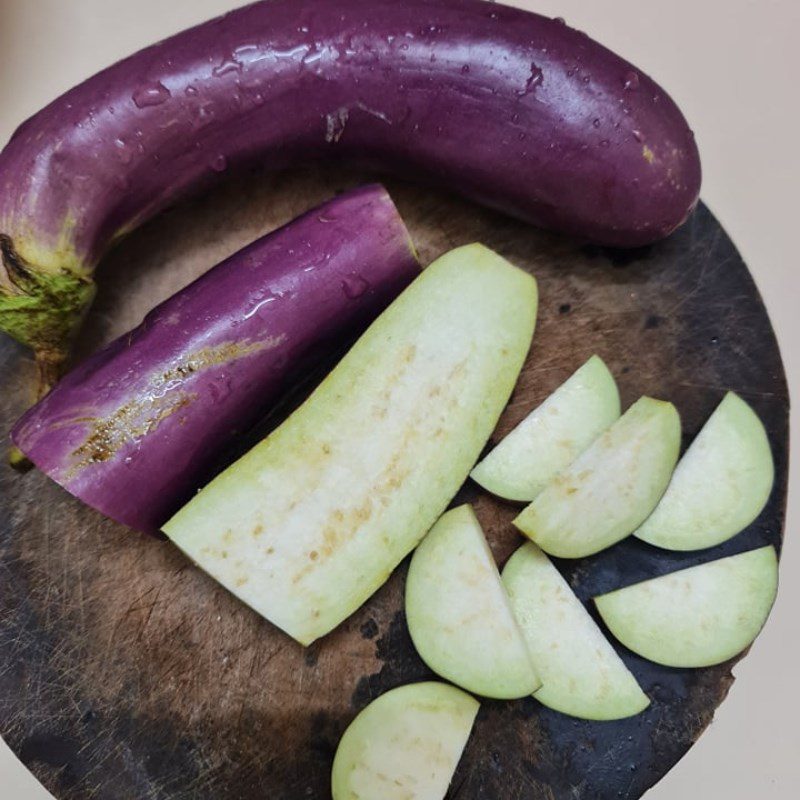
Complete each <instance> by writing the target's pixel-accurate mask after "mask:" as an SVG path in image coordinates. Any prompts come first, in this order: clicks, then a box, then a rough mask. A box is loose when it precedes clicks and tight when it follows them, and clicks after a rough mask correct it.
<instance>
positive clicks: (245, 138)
mask: <svg viewBox="0 0 800 800" xmlns="http://www.w3.org/2000/svg"><path fill="white" fill-rule="evenodd" d="M324 157H341V158H346V159H348V160H350V161H356V162H358V163H361V164H364V165H367V166H370V167H372V168H378V169H380V170H384V171H388V172H393V173H396V174H399V175H400V176H403V177H408V178H414V179H418V180H421V181H427V182H429V183H433V184H436V185H440V186H443V187H446V188H448V189H451V190H454V191H457V192H460V193H461V194H463V195H466V196H467V197H469V198H472V199H473V200H476V201H478V202H481V203H483V204H486V205H488V206H491V207H494V208H496V209H500V210H502V211H505V212H507V213H509V214H511V215H514V216H516V217H519V218H521V219H523V220H527V221H529V222H532V223H535V224H536V225H541V226H544V227H548V228H553V229H556V230H559V231H564V232H566V233H569V234H574V235H575V236H578V237H581V238H583V239H585V240H590V241H593V242H596V243H600V244H605V245H614V246H622V247H635V246H640V245H645V244H648V243H650V242H653V241H655V240H657V239H660V238H662V237H664V236H666V235H667V234H669V233H670V232H671V231H673V230H674V229H675V228H677V227H678V226H679V225H680V224H681V223H682V222H683V221H684V220H685V219H686V217H687V215H688V214H689V212H690V211H691V210H692V208H693V207H694V205H695V204H696V202H697V199H698V195H699V189H700V180H701V173H700V160H699V156H698V151H697V147H696V145H695V141H694V138H693V136H692V133H691V131H690V130H689V127H688V125H687V123H686V120H685V119H684V117H683V115H682V114H681V112H680V111H679V109H678V108H677V106H676V105H675V103H674V102H673V101H672V100H671V99H670V98H669V96H668V95H667V94H666V93H665V92H664V90H663V89H661V88H660V87H659V86H658V85H657V84H655V83H654V82H653V81H652V80H651V79H650V78H648V77H647V76H646V75H644V74H643V73H642V72H641V71H640V70H638V69H636V68H635V67H633V66H632V65H631V64H629V63H628V62H626V61H624V60H623V59H621V58H620V57H618V56H617V55H615V54H614V53H612V52H611V51H609V50H607V49H606V48H604V47H602V46H601V45H599V44H597V43H596V42H594V41H592V40H591V39H590V38H589V37H588V36H586V35H584V34H583V33H580V32H578V31H576V30H573V29H571V28H569V27H568V26H567V25H565V24H563V22H562V21H559V20H551V19H547V18H544V17H541V16H538V15H536V14H532V13H529V12H525V11H522V10H519V9H514V8H508V7H504V6H500V5H496V4H493V3H488V2H484V1H483V0H403V2H398V0H269V1H268V2H260V3H255V4H254V5H250V6H247V7H244V8H241V9H239V10H236V11H233V12H231V13H229V14H227V15H225V16H223V17H220V18H218V19H215V20H213V21H211V22H208V23H205V24H203V25H200V26H199V27H196V28H193V29H190V30H187V31H185V32H183V33H180V34H178V35H177V36H174V37H172V38H170V39H167V40H165V41H163V42H160V43H159V44H156V45H154V46H152V47H149V48H147V49H145V50H142V51H141V52H139V53H137V54H135V55H133V56H131V57H130V58H128V59H126V60H124V61H121V62H120V63H118V64H116V65H114V66H112V67H110V68H109V69H106V70H105V71H103V72H100V73H99V74H97V75H95V76H94V77H93V78H90V79H89V80H88V81H86V82H85V83H83V84H81V85H80V86H78V87H77V88H75V89H73V90H72V91H70V92H68V93H67V94H65V95H63V96H62V97H61V98H59V99H58V100H56V101H55V102H53V103H52V104H51V105H49V106H48V107H46V108H45V109H44V110H42V111H41V112H39V113H38V114H37V115H36V116H34V117H33V118H32V119H30V120H28V122H26V123H24V124H23V125H22V127H21V128H20V129H19V130H18V131H17V132H16V134H15V135H14V137H13V138H12V140H11V141H10V142H9V144H8V146H7V147H6V149H5V150H4V151H3V153H2V155H0V250H1V251H2V255H3V265H4V269H0V329H2V330H5V331H7V332H9V333H10V334H11V335H13V336H15V337H16V338H17V339H19V340H21V341H22V342H24V343H27V344H29V345H30V346H32V347H33V348H34V350H35V351H36V353H37V356H38V358H39V361H40V363H42V364H44V365H45V366H46V365H47V364H48V363H49V362H58V361H59V360H60V359H62V358H63V355H64V353H65V352H66V349H67V342H68V340H69V335H70V333H71V331H72V330H73V329H74V328H75V327H76V326H77V325H79V323H80V320H81V316H82V314H83V312H84V310H85V307H86V305H87V304H88V303H89V302H90V301H91V297H92V293H93V281H92V272H93V270H94V268H95V265H96V264H97V262H98V260H99V259H100V258H101V256H102V255H103V254H104V253H105V252H106V250H107V249H108V248H109V246H110V244H111V243H113V242H114V241H115V240H117V239H118V238H119V237H121V236H123V235H124V234H125V233H127V232H129V231H130V230H132V229H133V228H135V227H136V226H137V225H139V224H141V223H142V222H144V221H145V220H146V219H148V218H149V217H152V216H153V215H154V214H156V213H157V212H158V211H159V210H161V209H163V208H164V207H165V206H168V205H170V204H172V203H174V202H175V201H176V200H177V199H179V198H181V197H183V196H185V195H187V194H188V193H190V192H193V191H196V190H197V189H198V188H200V187H202V186H204V185H207V184H210V183H211V182H212V181H213V180H214V179H215V178H216V177H218V176H219V174H220V173H223V172H225V171H226V170H228V169H233V168H237V167H242V166H245V165H260V166H262V167H266V168H282V167H286V166H290V165H292V164H296V163H298V162H307V161H308V160H309V159H316V158H324Z"/></svg>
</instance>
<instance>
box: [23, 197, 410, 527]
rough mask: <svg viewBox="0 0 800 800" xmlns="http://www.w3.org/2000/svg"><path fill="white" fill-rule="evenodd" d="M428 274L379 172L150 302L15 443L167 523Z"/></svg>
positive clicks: (102, 507) (27, 423) (31, 416)
mask: <svg viewBox="0 0 800 800" xmlns="http://www.w3.org/2000/svg"><path fill="white" fill-rule="evenodd" d="M418 274H419V267H418V264H417V261H416V258H415V256H414V252H413V248H412V247H411V242H410V240H409V237H408V232H407V231H406V229H405V226H404V225H403V221H402V220H401V219H400V215H399V214H398V213H397V209H396V208H395V207H394V204H393V203H392V201H391V199H390V198H389V195H388V194H387V193H386V191H385V190H384V189H383V188H382V187H380V186H372V187H366V188H363V189H359V190H355V191H352V192H349V193H348V194H346V195H342V196H340V197H338V198H336V199H335V200H332V201H330V202H329V203H326V204H324V205H322V206H320V207H319V208H317V209H315V210H314V211H310V212H308V213H307V214H305V215H304V216H302V217H300V218H299V219H297V220H295V221H294V222H291V223H289V224H288V225H286V226H285V227H283V228H281V229H279V230H277V231H275V232H273V233H271V234H269V235H268V236H265V237H264V238H262V239H259V240H258V241H256V242H254V243H253V244H252V245H250V246H249V247H246V248H245V249H244V250H241V251H240V252H239V253H236V254H235V255H233V256H231V257H230V258H229V259H228V260H227V261H224V262H223V263H222V264H220V265H218V266H217V267H215V268H214V269H212V270H210V271H209V272H207V273H206V274H205V275H203V276H202V277H201V278H200V279H199V280H197V281H195V282H194V283H192V284H191V285H190V286H188V287H187V288H185V289H184V290H183V291H181V292H179V293H178V294H176V295H175V296H173V297H171V298H170V299H169V300H167V301H166V302H164V303H162V304H161V305H160V306H158V307H157V308H155V309H154V310H153V311H151V312H150V313H149V314H148V315H147V317H145V319H144V321H143V322H142V324H141V325H140V326H139V327H138V328H136V329H135V330H133V331H131V332H130V333H128V334H125V335H124V336H121V337H120V338H119V339H117V340H116V341H115V342H113V343H112V344H110V345H109V346H108V347H107V348H106V349H105V350H103V351H101V352H100V353H97V354H95V355H94V356H92V357H91V358H89V359H88V360H87V361H85V362H84V363H83V364H81V365H80V366H79V367H78V368H77V369H75V370H73V371H72V372H70V373H69V374H68V375H67V376H66V377H65V378H64V380H62V381H61V382H60V383H59V384H58V385H57V386H56V387H55V388H54V389H53V391H51V392H50V393H49V394H48V395H47V396H46V397H45V398H44V399H43V400H41V401H40V402H39V403H38V404H37V405H36V406H34V407H33V408H32V409H30V410H29V411H28V412H27V414H26V415H25V416H24V417H23V418H22V419H21V420H20V421H19V422H18V423H17V425H16V426H15V428H14V431H13V433H12V438H13V440H14V443H15V444H16V445H17V446H18V447H19V449H20V450H21V451H22V452H23V453H24V454H25V455H26V456H27V457H28V458H30V459H31V461H33V462H34V464H36V466H37V467H39V468H40V469H41V470H42V471H43V472H45V473H46V474H47V475H49V476H50V477H51V478H52V479H53V480H55V481H56V482H57V483H59V484H61V486H63V487H64V488H65V489H67V491H69V492H70V493H72V494H73V495H75V496H76V497H78V498H80V499H81V500H83V501H84V502H85V503H87V504H88V505H90V506H92V507H93V508H96V509H97V510H99V511H101V512H102V513H103V514H105V515H106V516H109V517H111V518H112V519H115V520H116V521H118V522H122V523H124V524H126V525H128V526H129V527H132V528H136V529H138V530H141V531H144V532H148V533H155V532H157V531H158V529H159V527H160V526H161V525H162V524H163V523H164V522H166V520H167V519H169V517H170V516H171V515H172V514H174V513H175V512H176V511H177V510H178V509H179V508H180V507H181V505H183V503H185V502H186V501H187V500H188V499H189V498H190V497H191V496H192V493H193V492H195V491H196V490H197V489H199V488H200V487H201V486H202V485H203V483H204V482H205V481H206V480H207V479H208V478H210V477H211V475H209V470H210V468H211V467H212V466H213V465H214V464H215V462H216V460H217V459H218V457H219V455H220V450H221V449H222V448H224V447H225V445H226V443H227V441H228V440H229V439H230V437H231V436H232V435H233V434H234V433H235V432H237V431H245V430H247V428H249V427H250V426H251V425H252V424H254V423H255V422H257V421H258V419H259V417H260V416H261V414H263V413H264V412H265V411H266V410H267V409H268V408H269V405H270V403H271V402H272V401H273V400H275V399H276V397H277V396H278V394H279V393H280V392H281V391H282V390H283V389H284V388H285V386H286V383H287V378H289V377H295V376H296V375H297V373H298V372H299V370H300V369H301V368H302V367H303V365H304V364H305V363H306V359H307V357H309V356H312V357H313V352H312V351H316V350H317V349H318V348H321V347H325V345H326V342H328V341H329V340H330V339H332V338H334V337H341V336H342V335H343V334H345V333H348V332H353V331H358V330H360V329H361V328H363V327H364V326H365V325H366V324H367V323H368V322H370V321H372V319H373V318H374V317H376V316H377V315H378V314H379V313H380V312H381V311H382V310H383V309H384V308H385V307H386V306H387V305H388V304H389V303H390V302H391V301H392V300H393V299H394V297H395V296H396V295H397V294H399V292H400V291H401V290H402V289H404V288H405V286H406V285H407V284H408V283H410V282H411V281H412V280H413V278H414V277H415V276H416V275H418Z"/></svg>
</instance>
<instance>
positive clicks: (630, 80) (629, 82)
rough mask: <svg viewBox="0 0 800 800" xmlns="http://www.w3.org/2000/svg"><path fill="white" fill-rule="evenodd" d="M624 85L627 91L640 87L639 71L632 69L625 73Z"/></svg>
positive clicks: (633, 90)
mask: <svg viewBox="0 0 800 800" xmlns="http://www.w3.org/2000/svg"><path fill="white" fill-rule="evenodd" d="M623 85H624V87H625V91H626V92H635V91H636V90H637V89H638V88H639V73H638V72H634V71H633V70H631V71H630V72H627V73H626V74H625V77H624V78H623Z"/></svg>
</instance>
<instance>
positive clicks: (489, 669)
mask: <svg viewBox="0 0 800 800" xmlns="http://www.w3.org/2000/svg"><path fill="white" fill-rule="evenodd" d="M406 620H407V622H408V630H409V633H410V634H411V639H412V640H413V642H414V646H415V647H416V648H417V652H418V653H419V655H420V657H421V658H422V660H423V661H424V662H425V663H426V664H427V665H428V666H429V667H430V668H431V669H432V670H433V671H434V672H435V673H436V674H437V675H440V676H441V677H443V678H447V680H449V681H452V682H453V683H455V684H456V685H458V686H461V687H462V688H463V689H467V690H468V691H470V692H474V693H475V694H479V695H482V696H483V697H491V698H494V699H499V700H513V699H517V698H520V697H525V696H527V695H529V694H532V693H533V692H534V691H536V689H538V688H539V687H540V686H541V685H542V684H541V681H540V680H539V677H538V676H537V674H536V671H535V670H534V668H533V665H532V663H531V657H530V653H529V652H528V648H527V646H526V644H525V639H524V637H523V635H522V631H521V630H520V628H519V626H518V625H517V623H516V621H515V619H514V615H513V613H512V611H511V606H510V605H509V602H508V596H507V595H506V591H505V589H504V588H503V584H502V582H501V580H500V575H499V573H498V571H497V566H496V565H495V562H494V558H493V556H492V552H491V550H490V549H489V545H488V544H487V543H486V538H485V537H484V535H483V531H482V530H481V526H480V523H479V522H478V520H477V518H476V517H475V514H474V513H473V511H472V509H471V508H470V506H460V507H459V508H455V509H453V510H452V511H448V512H447V513H446V514H445V515H444V516H443V517H442V518H441V519H440V520H439V521H438V522H437V523H436V525H434V526H433V529H432V530H431V532H430V533H429V534H428V535H427V536H426V537H425V539H424V540H423V542H422V544H421V545H420V546H419V547H418V548H417V551H416V552H415V553H414V557H413V559H412V560H411V566H410V567H409V570H408V580H407V583H406Z"/></svg>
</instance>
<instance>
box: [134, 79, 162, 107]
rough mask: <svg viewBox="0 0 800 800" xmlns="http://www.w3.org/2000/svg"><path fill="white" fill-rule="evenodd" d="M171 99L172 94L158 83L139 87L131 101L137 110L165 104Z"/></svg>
mask: <svg viewBox="0 0 800 800" xmlns="http://www.w3.org/2000/svg"><path fill="white" fill-rule="evenodd" d="M170 97H172V92H170V90H169V89H167V87H166V86H164V84H163V83H161V82H160V81H156V82H154V83H146V84H144V85H143V86H140V87H139V88H138V89H137V90H136V91H135V92H134V93H133V95H132V97H131V99H132V100H133V102H134V104H135V105H136V107H137V108H150V107H152V106H160V105H161V104H162V103H166V102H167V100H169V99H170Z"/></svg>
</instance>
